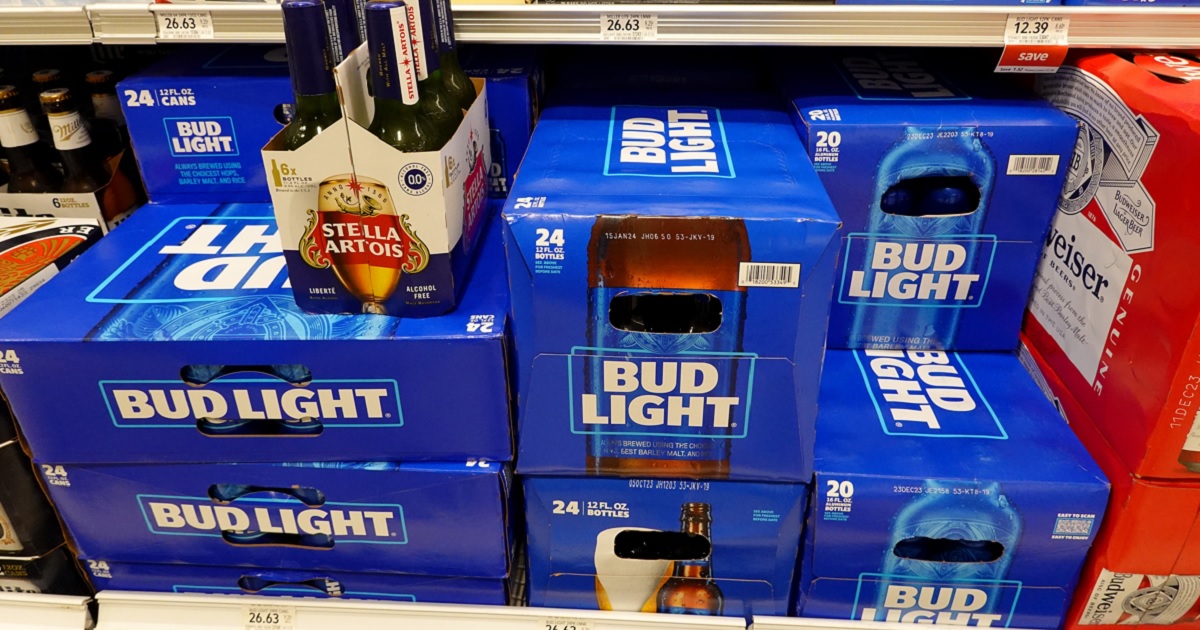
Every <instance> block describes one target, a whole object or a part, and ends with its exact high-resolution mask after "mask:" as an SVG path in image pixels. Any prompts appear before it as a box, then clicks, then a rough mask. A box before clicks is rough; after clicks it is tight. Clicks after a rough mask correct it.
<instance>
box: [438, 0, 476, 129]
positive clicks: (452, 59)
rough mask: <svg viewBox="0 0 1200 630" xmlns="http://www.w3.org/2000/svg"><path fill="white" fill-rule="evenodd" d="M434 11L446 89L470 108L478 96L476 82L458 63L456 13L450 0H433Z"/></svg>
mask: <svg viewBox="0 0 1200 630" xmlns="http://www.w3.org/2000/svg"><path fill="white" fill-rule="evenodd" d="M433 5H434V6H433V12H434V13H435V14H436V15H437V41H438V57H439V59H440V61H441V64H442V80H443V82H444V83H445V86H446V91H448V92H449V93H450V96H451V97H453V98H454V100H455V101H456V102H457V103H458V106H459V107H460V108H462V109H464V110H465V109H470V108H471V103H474V102H475V97H476V96H477V94H476V92H475V84H474V83H471V79H470V78H469V77H467V73H466V72H463V69H462V66H461V65H460V64H459V63H458V45H457V44H456V43H455V41H454V13H453V12H451V10H450V0H433Z"/></svg>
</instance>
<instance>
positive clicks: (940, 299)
mask: <svg viewBox="0 0 1200 630" xmlns="http://www.w3.org/2000/svg"><path fill="white" fill-rule="evenodd" d="M995 255H996V237H995V236H992V235H990V234H982V235H969V236H962V237H939V238H925V239H913V238H903V237H896V236H892V235H885V234H864V233H856V234H850V235H848V236H847V237H846V251H845V255H844V256H843V261H844V263H843V265H842V278H841V285H840V288H839V290H838V302H840V303H842V304H869V305H881V306H899V307H917V308H977V307H979V306H980V305H981V304H983V295H984V293H985V291H986V290H987V285H988V279H989V278H990V277H991V273H992V262H993V260H994V258H995Z"/></svg>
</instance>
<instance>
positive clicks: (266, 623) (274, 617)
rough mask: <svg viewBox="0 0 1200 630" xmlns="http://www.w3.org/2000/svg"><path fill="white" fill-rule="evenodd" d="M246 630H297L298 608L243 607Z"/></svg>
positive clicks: (270, 605) (263, 605)
mask: <svg viewBox="0 0 1200 630" xmlns="http://www.w3.org/2000/svg"><path fill="white" fill-rule="evenodd" d="M242 621H245V622H246V625H245V626H244V628H245V630H296V608H295V607H294V606H276V605H274V604H254V605H251V606H242Z"/></svg>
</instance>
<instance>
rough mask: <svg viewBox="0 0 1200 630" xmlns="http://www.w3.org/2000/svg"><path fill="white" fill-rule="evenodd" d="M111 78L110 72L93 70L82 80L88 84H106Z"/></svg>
mask: <svg viewBox="0 0 1200 630" xmlns="http://www.w3.org/2000/svg"><path fill="white" fill-rule="evenodd" d="M111 78H112V70H93V71H92V72H89V73H87V76H85V77H84V78H83V80H84V81H86V82H88V83H106V82H107V81H108V80H109V79H111Z"/></svg>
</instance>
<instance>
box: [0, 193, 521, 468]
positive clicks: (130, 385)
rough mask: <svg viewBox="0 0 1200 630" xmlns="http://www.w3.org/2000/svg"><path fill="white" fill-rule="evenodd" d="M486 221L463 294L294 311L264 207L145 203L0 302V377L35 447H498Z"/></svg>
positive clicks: (86, 456)
mask: <svg viewBox="0 0 1200 630" xmlns="http://www.w3.org/2000/svg"><path fill="white" fill-rule="evenodd" d="M491 223H493V224H497V225H493V226H492V227H491V228H490V230H489V232H490V236H491V238H488V239H485V240H484V242H485V245H484V246H483V247H482V249H483V251H482V252H481V256H480V258H479V264H478V267H477V268H476V269H475V270H474V273H473V274H472V276H471V277H470V279H469V284H470V288H469V289H468V290H467V291H466V292H465V294H464V300H463V305H462V307H461V308H459V309H458V311H456V312H455V313H454V314H452V315H447V316H445V317H439V318H430V319H424V320H409V319H405V320H400V319H397V318H390V317H383V316H342V315H339V316H332V315H311V314H308V313H305V312H303V311H301V310H300V309H299V308H298V307H297V306H296V303H295V301H294V300H293V299H292V295H291V289H290V287H289V285H288V283H287V275H286V274H285V272H284V261H283V255H282V248H281V244H280V241H279V237H278V232H277V231H276V229H275V219H274V216H273V215H272V212H271V207H270V206H269V205H266V204H232V205H224V206H204V205H193V206H164V205H154V204H152V205H149V206H147V207H146V208H144V209H143V211H142V212H140V213H138V214H137V215H136V217H134V218H132V219H130V220H129V221H128V222H127V223H126V224H125V225H124V226H123V227H122V229H121V231H120V232H118V233H115V234H113V235H112V236H111V238H106V239H104V240H102V241H101V242H100V243H98V244H97V246H96V247H94V248H92V249H91V250H89V251H88V253H87V254H85V257H83V258H81V259H80V261H79V262H78V263H77V264H74V265H71V266H70V267H68V268H67V269H66V270H64V271H63V272H62V273H60V274H59V275H58V276H57V277H55V278H54V279H53V280H52V281H51V282H49V283H47V285H46V286H44V287H42V289H41V290H39V291H38V292H37V293H35V294H34V295H33V296H31V297H30V298H29V299H27V300H26V301H25V302H23V303H22V304H21V305H20V306H18V307H17V308H16V309H14V310H13V312H11V313H10V314H9V315H8V316H6V317H5V319H4V326H3V327H0V386H3V388H4V391H5V393H6V394H7V396H8V398H9V401H10V402H11V404H12V409H13V413H14V415H15V416H16V417H17V421H18V422H19V423H20V424H21V428H22V430H23V432H24V435H25V437H26V438H27V439H28V441H29V444H30V446H31V448H32V450H33V452H34V453H35V454H36V457H37V459H38V460H39V461H43V462H53V463H78V462H92V463H95V462H108V463H127V462H254V461H287V460H298V461H372V460H376V459H383V460H389V461H390V460H395V461H400V460H447V459H450V460H455V459H464V458H467V457H476V458H484V459H489V460H493V461H508V460H511V459H512V436H511V430H510V421H509V397H508V379H507V374H506V368H505V366H506V363H505V352H506V343H505V326H506V311H507V306H508V298H507V287H506V285H505V278H504V270H503V266H504V263H503V255H504V254H503V247H502V245H501V243H500V239H499V233H500V229H499V227H500V226H499V225H498V223H499V219H498V215H497V218H493V220H492V221H491ZM63 366H70V369H69V370H64V369H63Z"/></svg>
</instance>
